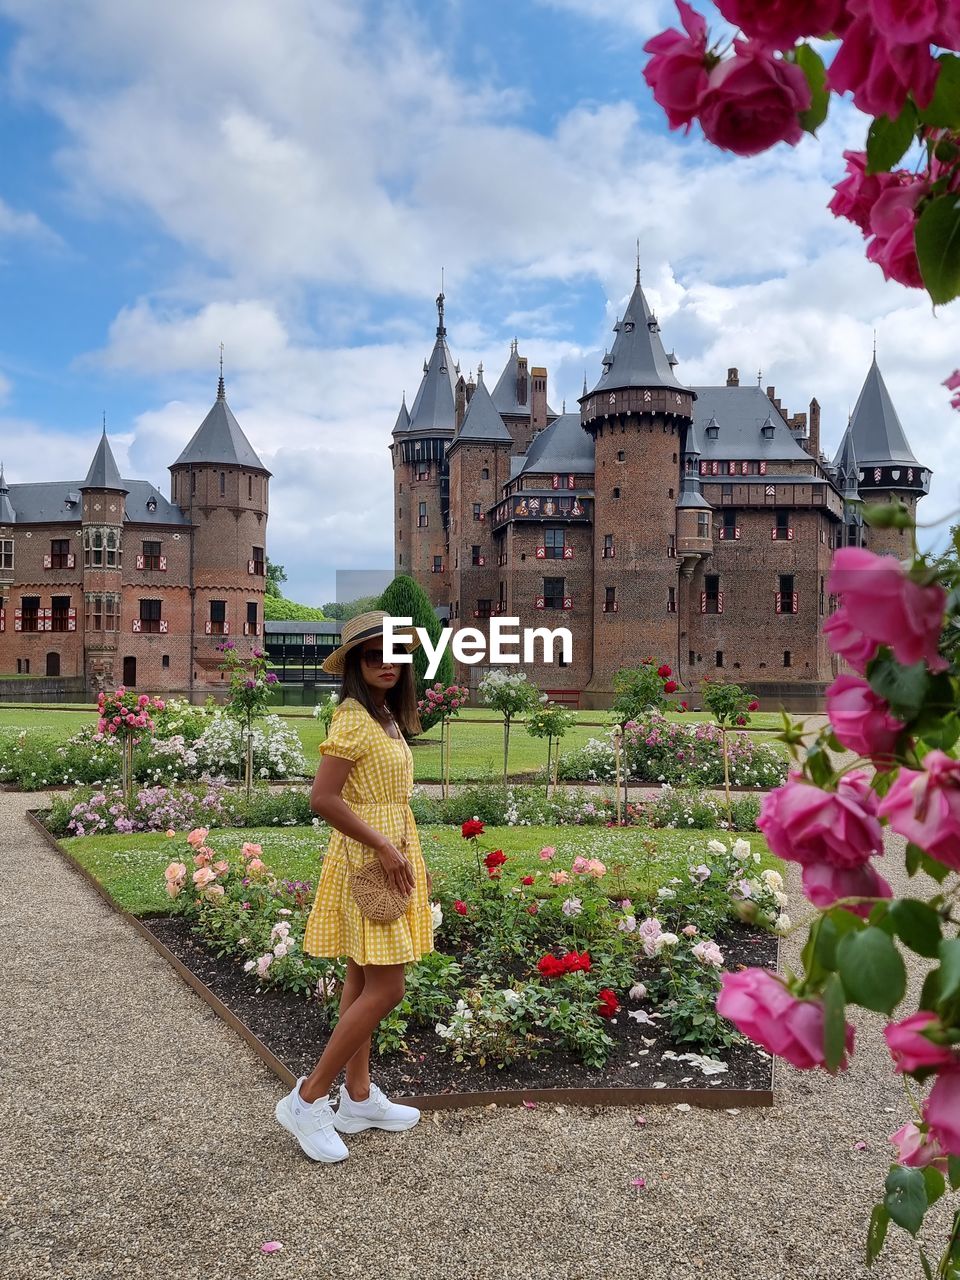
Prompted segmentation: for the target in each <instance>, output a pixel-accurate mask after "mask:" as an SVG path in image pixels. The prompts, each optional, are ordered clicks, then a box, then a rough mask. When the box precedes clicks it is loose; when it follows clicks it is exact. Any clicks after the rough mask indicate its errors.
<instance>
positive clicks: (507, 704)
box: [477, 667, 546, 791]
mask: <svg viewBox="0 0 960 1280" xmlns="http://www.w3.org/2000/svg"><path fill="white" fill-rule="evenodd" d="M477 693H478V694H479V697H480V701H481V702H482V703H483V705H484V706H485V707H490V708H491V709H492V710H494V711H499V712H500V714H501V715H502V716H503V789H504V791H506V789H507V760H508V758H509V754H510V723H511V721H512V720H513V719H515V717H516V716H519V715H523V713H524V712H525V711H533V710H534V708H535V707H537V706H538V705H539V703H540V702H541V696H540V692H539V690H538V689H537V686H536V685H535V684H532V683H531V682H530V681H529V680H528V679H527V676H526V673H525V672H523V671H505V670H503V668H502V667H496V668H494V670H493V671H490V672H488V673H487V675H485V676H484V677H483V679H482V680H481V681H480V684H479V685H478V686H477ZM542 701H546V694H544V695H543V698H542Z"/></svg>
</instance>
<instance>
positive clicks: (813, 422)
mask: <svg viewBox="0 0 960 1280" xmlns="http://www.w3.org/2000/svg"><path fill="white" fill-rule="evenodd" d="M806 447H807V451H808V452H809V454H810V456H811V457H812V458H819V457H820V402H819V401H818V400H817V398H816V397H814V398H813V399H812V400H811V401H810V434H809V436H808V437H807V445H806Z"/></svg>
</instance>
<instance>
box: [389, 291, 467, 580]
mask: <svg viewBox="0 0 960 1280" xmlns="http://www.w3.org/2000/svg"><path fill="white" fill-rule="evenodd" d="M443 307H444V296H443V294H442V293H441V294H440V296H439V297H438V298H437V337H436V341H435V343H434V345H433V351H432V352H431V353H430V358H429V360H425V361H424V364H423V379H422V381H421V383H420V389H419V391H418V392H417V395H416V399H415V400H414V402H413V406H412V407H411V409H410V411H409V414H406V420H405V419H404V415H405V411H406V405H405V404H404V405H401V410H400V415H399V416H398V418H397V424H396V426H395V427H394V429H393V442H392V444H391V445H390V453H391V456H392V459H393V494H394V513H395V520H394V527H395V529H396V552H395V560H394V568H395V571H396V572H397V573H405V574H409V575H410V577H412V578H415V579H416V581H417V582H419V583H421V584H422V585H423V586H424V588H425V590H426V591H427V593H428V595H429V596H430V602H431V604H434V605H443V604H449V602H450V599H451V595H450V564H449V559H450V557H449V554H448V536H449V516H450V489H449V480H448V472H447V459H446V450H447V446H448V445H449V443H450V441H451V440H452V439H453V435H454V431H455V430H456V425H457V403H456V383H455V381H454V363H453V359H452V357H451V355H450V350H449V348H448V346H447V330H446V325H445V324H444V315H443ZM467 398H468V392H466V391H464V393H463V395H462V397H461V399H462V402H463V407H464V408H465V403H466V400H467Z"/></svg>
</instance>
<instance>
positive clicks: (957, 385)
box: [943, 369, 960, 409]
mask: <svg viewBox="0 0 960 1280" xmlns="http://www.w3.org/2000/svg"><path fill="white" fill-rule="evenodd" d="M943 385H944V386H945V387H946V388H947V390H948V391H956V392H958V394H957V395H955V396H954V397H953V399H952V400H951V401H950V407H951V409H960V369H954V371H953V373H951V375H950V377H949V378H946V379H945V380H944V383H943Z"/></svg>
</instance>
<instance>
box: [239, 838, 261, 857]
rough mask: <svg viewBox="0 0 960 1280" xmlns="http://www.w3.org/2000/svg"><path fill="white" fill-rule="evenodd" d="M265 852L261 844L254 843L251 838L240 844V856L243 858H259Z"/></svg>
mask: <svg viewBox="0 0 960 1280" xmlns="http://www.w3.org/2000/svg"><path fill="white" fill-rule="evenodd" d="M261 853H263V848H262V846H261V845H259V844H252V843H251V842H250V841H249V840H244V842H243V844H242V845H241V846H240V856H241V857H242V858H259V857H260V855H261Z"/></svg>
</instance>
